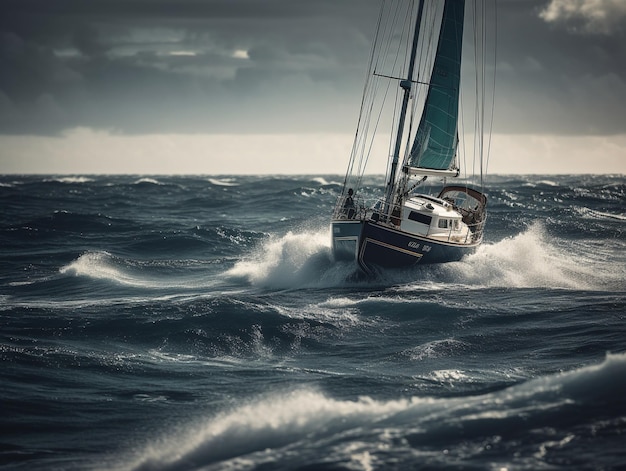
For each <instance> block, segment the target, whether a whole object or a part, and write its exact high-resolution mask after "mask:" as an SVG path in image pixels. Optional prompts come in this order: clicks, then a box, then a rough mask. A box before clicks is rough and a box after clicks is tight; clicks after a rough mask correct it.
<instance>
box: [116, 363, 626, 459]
mask: <svg viewBox="0 0 626 471" xmlns="http://www.w3.org/2000/svg"><path fill="white" fill-rule="evenodd" d="M625 394H626V354H617V355H608V356H607V357H606V359H605V360H604V362H602V363H601V364H599V365H592V366H586V367H583V368H580V369H577V370H574V371H571V372H568V373H559V374H554V375H548V376H545V377H540V378H536V379H532V380H529V381H526V382H524V383H521V384H518V385H513V386H510V387H508V388H506V389H504V390H501V391H496V392H493V393H488V394H483V395H480V396H475V397H463V398H432V397H417V396H414V397H410V398H400V399H394V400H376V399H373V398H371V397H368V396H362V397H359V398H358V399H355V400H340V399H334V398H332V397H329V395H327V394H325V393H323V392H321V391H317V390H314V389H298V390H293V391H288V392H284V391H281V392H275V393H267V394H264V395H262V396H259V397H257V398H252V399H251V400H250V401H249V402H248V403H247V404H245V405H243V406H240V407H237V408H235V409H232V410H227V411H224V412H222V413H219V414H217V415H215V416H212V417H209V418H205V419H202V420H199V421H197V422H194V423H192V424H185V425H184V426H181V428H180V429H177V430H174V431H172V432H171V433H168V434H166V435H165V436H163V437H162V438H161V439H157V440H155V441H154V442H153V443H151V444H150V445H148V446H147V447H146V448H144V449H143V450H140V451H138V453H137V455H136V457H135V459H134V460H132V461H133V462H132V463H130V464H129V465H128V468H129V469H136V470H145V469H150V470H182V469H189V468H202V467H204V466H210V465H212V464H216V463H222V464H224V463H225V462H227V461H228V460H235V459H239V460H241V459H242V458H244V457H245V458H246V461H247V463H248V466H247V467H245V466H244V469H247V468H253V467H254V465H259V464H261V463H262V462H263V461H266V462H267V460H269V459H272V460H275V459H280V458H281V455H282V457H285V456H288V454H289V450H290V449H291V450H294V449H297V450H300V451H302V450H304V449H306V447H307V444H309V443H315V442H316V441H319V440H324V441H325V442H327V443H333V442H334V443H336V444H337V445H339V444H342V445H345V443H346V441H351V442H353V445H354V444H355V443H354V442H355V441H357V440H358V442H360V443H365V444H366V446H365V448H366V449H367V448H368V447H369V448H371V449H372V450H375V449H380V447H381V445H382V446H383V448H385V449H387V450H390V449H393V448H394V447H395V448H398V447H401V446H407V445H406V444H407V441H408V443H410V444H411V445H412V447H413V448H420V447H424V448H426V449H428V448H430V447H435V448H436V449H447V448H449V447H450V448H453V447H456V446H457V445H458V443H459V441H466V442H467V441H468V440H476V441H478V443H479V444H484V441H485V440H489V439H493V438H494V437H498V436H503V435H504V436H506V435H507V434H508V435H510V434H511V433H515V434H520V433H522V434H523V430H522V429H527V432H528V433H531V431H532V433H534V434H536V435H538V434H544V435H545V438H546V440H550V441H551V440H554V430H553V426H554V425H555V424H557V423H559V422H564V423H568V424H570V426H572V427H577V425H576V417H580V422H581V424H585V423H586V422H587V419H586V418H585V417H584V415H585V411H586V410H591V409H593V408H594V407H597V406H599V405H602V407H603V408H604V409H605V410H606V414H605V415H606V420H607V421H611V420H618V421H619V420H621V419H620V418H619V415H620V414H621V413H622V412H624V410H625V407H624V406H625V404H624V400H623V397H624V395H625ZM573 411H577V413H578V414H579V415H574V418H572V412H573ZM594 413H595V412H593V411H591V412H589V414H594ZM612 414H617V416H615V417H613V416H612ZM409 425H410V427H408V426H409ZM183 430H185V431H183ZM401 431H402V432H401ZM397 433H402V434H403V435H404V434H408V435H407V436H406V437H402V436H396V434H397ZM470 437H471V438H470ZM381 441H382V442H384V443H381ZM466 444H467V443H466ZM334 448H335V449H338V448H339V447H338V446H336V447H334ZM351 448H354V447H347V446H342V448H341V449H342V450H348V453H349V450H350V449H351ZM480 448H481V450H483V448H482V446H481V447H480ZM266 450H271V457H270V456H269V455H268V454H267V453H266ZM352 458H353V457H351V456H347V457H346V461H349V460H350V459H352Z"/></svg>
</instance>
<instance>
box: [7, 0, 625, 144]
mask: <svg viewBox="0 0 626 471" xmlns="http://www.w3.org/2000/svg"><path fill="white" fill-rule="evenodd" d="M592 4H593V5H596V6H598V5H600V8H599V9H598V8H596V9H593V10H592V9H590V8H589V7H590V6H591V5H592ZM623 5H624V2H622V1H619V0H605V1H601V0H595V1H593V2H591V1H584V0H575V1H569V0H568V1H567V2H566V1H562V0H552V1H549V0H508V1H498V2H497V9H498V12H497V13H498V16H497V18H498V24H497V29H498V39H497V70H498V75H497V85H496V94H497V95H496V103H497V106H496V120H495V123H494V131H495V132H502V133H521V134H523V133H544V134H586V135H592V134H596V135H608V134H619V133H624V132H626V113H625V111H624V106H623V103H625V102H626V37H625V36H626V31H625V30H624V24H625V22H624V21H623V20H624V18H626V12H625V11H624V7H623ZM378 8H379V2H378V1H374V0H322V1H315V2H311V1H308V0H266V1H263V2H259V1H256V0H125V1H121V0H119V1H118V0H92V1H89V2H85V1H81V0H5V1H3V2H2V4H1V6H0V133H2V134H14V135H56V134H59V133H62V132H64V131H66V130H68V129H72V128H77V127H86V128H91V129H96V130H106V131H108V132H112V133H119V134H150V133H179V134H180V133H209V134H211V133H276V132H280V133H289V132H294V133H295V132H300V133H302V132H342V133H349V132H352V130H353V128H354V126H355V124H356V123H355V119H356V113H357V111H358V109H357V108H358V104H359V100H360V94H361V90H362V83H363V79H364V73H365V66H366V62H367V58H368V53H369V47H370V43H371V39H372V34H373V29H374V26H375V23H376V19H377V15H378Z"/></svg>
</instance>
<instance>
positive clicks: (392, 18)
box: [359, 2, 399, 181]
mask: <svg viewBox="0 0 626 471" xmlns="http://www.w3.org/2000/svg"><path fill="white" fill-rule="evenodd" d="M392 3H393V2H392ZM394 8H395V15H392V13H391V11H390V12H389V13H388V14H387V18H388V19H387V21H386V22H385V24H384V29H383V34H382V35H381V37H382V40H380V41H379V42H378V45H380V47H377V48H376V49H377V60H376V66H375V68H377V67H379V66H380V67H382V68H383V69H384V68H385V67H386V66H385V63H386V62H387V59H388V57H389V49H390V47H391V42H392V41H391V38H392V36H393V34H394V31H395V30H396V29H397V28H396V25H397V23H398V17H399V9H398V7H397V6H396V7H388V10H394ZM374 70H375V69H374ZM372 82H373V83H374V85H373V86H372V101H371V107H370V113H369V115H368V123H367V126H366V127H365V132H366V136H365V139H364V141H363V146H364V147H363V153H362V154H361V169H360V173H359V175H360V177H359V181H360V180H361V178H362V174H363V173H364V170H365V167H366V165H367V161H368V160H369V156H370V155H371V151H372V148H373V145H374V139H375V135H376V130H377V129H378V125H379V123H380V119H381V116H382V111H383V108H382V104H381V108H379V113H378V118H377V120H376V125H375V126H374V128H373V129H372V126H371V124H370V122H371V119H372V112H373V108H374V105H375V104H376V96H377V92H378V88H379V87H378V84H379V82H380V80H379V79H377V78H374V77H372ZM389 86H390V84H389V83H388V84H387V88H386V90H385V93H384V96H383V100H382V103H384V102H385V101H386V96H387V94H388V91H389ZM372 131H373V132H372ZM369 132H372V136H371V138H370V137H369V135H368V134H367V133H369ZM367 142H369V148H368V149H367V151H366V148H365V146H366V144H367Z"/></svg>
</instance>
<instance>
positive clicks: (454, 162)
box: [331, 0, 488, 274]
mask: <svg viewBox="0 0 626 471" xmlns="http://www.w3.org/2000/svg"><path fill="white" fill-rule="evenodd" d="M477 1H478V0H477ZM468 2H469V0H468ZM465 3H466V2H465V0H445V1H444V2H442V1H441V0H431V1H428V0H419V1H405V0H404V1H403V0H396V1H386V2H384V4H383V11H382V12H381V16H380V18H379V20H378V26H377V30H376V35H375V36H376V37H375V41H374V47H373V51H372V56H371V58H370V64H369V70H368V77H367V80H366V84H365V89H364V93H363V100H362V105H361V113H360V115H359V126H358V128H357V133H356V136H355V140H354V144H353V148H352V153H351V156H350V162H349V165H348V171H347V172H346V177H345V179H344V182H343V188H342V191H341V194H340V195H339V197H338V199H337V203H336V205H335V208H334V211H333V215H332V219H331V238H332V252H333V256H334V258H335V260H338V261H356V262H357V263H358V266H359V267H360V268H361V269H362V270H363V271H364V272H366V273H368V274H371V273H374V272H376V271H378V270H379V269H381V268H382V269H388V268H405V267H410V266H413V265H416V264H429V263H444V262H452V261H458V260H460V259H461V258H462V257H464V256H465V255H467V254H470V253H472V252H473V251H475V250H476V248H477V247H478V246H479V245H480V244H481V242H482V240H483V232H484V226H485V221H486V218H487V213H486V207H487V198H486V196H485V195H484V193H483V177H484V175H483V153H484V147H485V144H484V137H483V131H482V129H478V132H479V133H480V137H479V138H478V140H477V141H475V142H476V143H475V144H473V145H472V147H473V148H476V149H478V152H477V153H478V154H479V158H480V163H479V165H480V171H479V172H478V173H479V180H476V179H475V177H474V178H473V179H472V180H471V181H472V184H470V183H469V180H468V179H467V178H465V179H463V178H461V179H460V181H459V182H458V183H449V182H448V179H453V178H458V177H459V176H460V175H461V169H460V165H459V161H460V159H459V148H460V145H459V121H460V117H461V113H460V100H459V98H460V92H461V59H462V48H463V29H464V22H465V16H466V15H465V13H466V11H465V7H466V5H465ZM478 8H479V7H477V6H475V9H476V10H478ZM480 8H481V9H482V10H484V5H482V6H481V7H480ZM482 10H481V11H482ZM473 17H474V18H476V17H478V18H479V23H481V27H484V23H485V18H486V15H485V14H484V13H483V14H481V15H476V14H474V15H473ZM468 36H471V35H468ZM473 36H474V38H478V43H477V44H474V47H475V49H476V51H477V52H475V53H474V56H475V57H476V58H480V59H481V60H484V58H485V57H487V56H488V54H487V53H485V52H484V49H485V40H484V38H485V37H486V35H481V34H474V35H473ZM403 38H408V39H403ZM479 47H480V48H482V51H483V52H480V51H478V48H479ZM402 53H404V56H405V58H404V59H400V58H399V57H400V55H401V54H402ZM485 70H486V68H485V67H484V66H481V68H480V69H479V72H478V73H477V75H476V77H477V81H478V80H484V79H485V77H484V75H485ZM381 83H382V85H381ZM390 84H394V86H393V87H392V86H391V85H390ZM481 87H482V88H481ZM475 88H476V90H478V93H479V94H482V97H480V101H479V100H478V99H477V100H476V102H477V103H478V105H477V108H476V109H477V111H476V112H475V114H476V115H477V116H478V121H479V124H480V125H481V126H482V127H483V128H484V123H485V114H486V111H485V105H484V101H485V92H484V90H485V88H484V87H483V86H482V85H479V86H476V87H475ZM393 90H395V91H396V93H395V95H396V98H395V100H393V99H392V100H390V101H392V102H393V105H392V112H390V113H387V111H386V108H385V105H384V102H385V101H386V100H387V101H389V100H388V99H389V96H390V95H394V93H393ZM381 97H382V98H381ZM386 113H387V114H386ZM386 118H389V119H390V121H391V122H392V126H391V128H392V130H390V131H389V133H388V135H387V136H386V139H387V141H388V142H389V145H388V156H389V157H388V163H387V174H386V177H385V186H384V188H380V189H379V192H380V193H379V197H377V198H376V199H375V200H374V201H373V202H370V204H366V203H365V199H364V197H363V196H362V195H361V193H360V192H361V190H365V188H364V184H363V175H364V172H365V169H366V168H367V167H366V166H367V164H368V161H369V160H370V159H369V157H370V154H372V153H373V152H374V150H375V149H376V145H377V144H376V142H377V141H376V140H375V139H376V138H375V137H374V135H375V132H374V130H377V129H378V128H379V127H381V122H382V121H384V120H385V119H386ZM415 124H417V125H416V126H415ZM479 127H480V126H479ZM427 179H430V180H429V184H430V181H432V180H435V181H436V182H437V185H438V188H437V191H436V192H434V193H432V189H433V188H434V187H435V186H433V185H428V186H429V187H431V188H430V191H431V192H430V193H426V192H424V193H420V192H418V191H417V190H418V189H419V188H420V186H421V185H424V186H425V182H426V180H427ZM474 182H475V183H477V184H475V183H474ZM363 193H365V191H363Z"/></svg>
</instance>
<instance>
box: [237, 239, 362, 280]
mask: <svg viewBox="0 0 626 471" xmlns="http://www.w3.org/2000/svg"><path fill="white" fill-rule="evenodd" d="M333 265H334V264H333V263H332V256H331V253H330V236H329V234H328V230H324V231H319V232H303V233H294V232H291V231H290V232H288V233H287V234H285V235H284V236H282V237H277V236H272V237H270V238H269V239H268V240H266V241H265V242H264V243H263V244H262V245H261V246H259V247H258V248H257V249H256V250H255V251H254V252H253V253H251V254H250V255H249V256H248V257H247V258H246V259H244V260H241V261H239V262H237V263H236V264H235V266H234V267H233V268H232V269H230V270H229V271H227V272H226V274H225V275H226V276H227V277H229V278H231V279H239V280H244V281H246V282H248V283H250V284H252V285H254V286H258V287H263V288H270V289H297V288H312V287H315V288H320V287H332V286H340V285H341V284H342V283H344V282H345V279H346V275H347V274H348V273H349V272H350V271H352V270H354V268H348V271H346V266H345V265H339V264H338V265H337V266H333Z"/></svg>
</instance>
